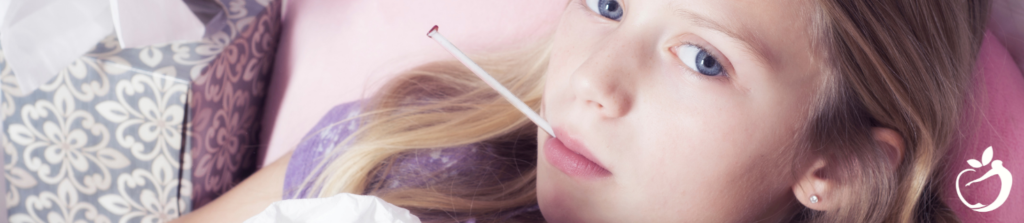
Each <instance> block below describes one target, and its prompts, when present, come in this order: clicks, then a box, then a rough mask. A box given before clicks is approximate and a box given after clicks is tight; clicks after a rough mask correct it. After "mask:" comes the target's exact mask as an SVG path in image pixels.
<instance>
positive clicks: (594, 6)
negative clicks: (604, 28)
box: [587, 0, 622, 21]
mask: <svg viewBox="0 0 1024 223" xmlns="http://www.w3.org/2000/svg"><path fill="white" fill-rule="evenodd" d="M587 7H589V8H590V10H592V11H594V12H596V13H597V14H600V15H601V16H604V17H605V18H608V19H611V20H615V21H618V20H619V19H620V18H622V5H621V4H619V1H618V0H587Z"/></svg>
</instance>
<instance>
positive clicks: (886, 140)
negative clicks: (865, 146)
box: [871, 127, 906, 168]
mask: <svg viewBox="0 0 1024 223" xmlns="http://www.w3.org/2000/svg"><path fill="white" fill-rule="evenodd" d="M871 137H872V138H874V139H875V143H878V146H879V147H881V148H882V149H884V150H886V154H887V155H889V163H890V164H892V167H893V168H898V167H899V165H900V161H902V160H903V154H904V150H905V149H906V145H905V144H903V136H901V135H900V133H899V132H896V130H892V129H890V128H881V127H874V128H871Z"/></svg>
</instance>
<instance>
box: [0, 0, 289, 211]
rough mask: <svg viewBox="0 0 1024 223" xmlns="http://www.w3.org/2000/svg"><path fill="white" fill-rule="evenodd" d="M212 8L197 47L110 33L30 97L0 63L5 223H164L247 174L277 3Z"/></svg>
mask: <svg viewBox="0 0 1024 223" xmlns="http://www.w3.org/2000/svg"><path fill="white" fill-rule="evenodd" d="M217 3H218V4H219V5H220V6H221V7H222V8H223V13H222V14H221V16H223V17H224V22H223V23H222V24H223V26H219V27H222V28H220V29H218V30H217V31H215V32H210V31H208V35H207V37H204V38H203V40H201V41H197V42H184V43H171V44H163V45H154V46H148V47H142V48H130V49H121V48H119V47H118V43H117V39H116V37H115V36H114V35H110V36H108V37H107V38H105V39H103V40H102V41H100V42H99V43H98V44H97V45H96V47H95V48H94V49H93V50H92V51H90V52H89V53H87V54H86V55H84V56H82V57H81V58H79V59H78V60H76V61H74V62H73V63H72V64H71V65H69V66H68V67H67V68H65V69H63V70H61V71H60V72H59V73H58V75H57V76H56V77H55V78H53V79H52V80H51V81H49V82H47V83H46V84H44V85H43V86H41V87H40V88H39V89H38V90H35V91H33V92H30V93H22V92H21V90H20V89H19V88H18V84H17V81H16V80H15V78H14V75H13V73H12V71H11V69H10V67H9V66H7V62H6V59H5V58H3V56H2V54H0V84H2V85H0V90H2V94H0V97H3V98H2V99H0V120H2V125H0V127H2V133H3V134H0V148H2V150H3V153H4V161H5V163H4V177H5V179H6V181H7V185H6V186H5V187H6V188H5V189H6V190H7V196H6V197H5V198H3V199H5V201H6V204H7V207H6V208H7V211H8V216H9V218H8V219H7V220H8V221H9V222H164V221H167V220H170V219H173V218H175V217H177V216H179V215H181V214H184V213H187V212H189V211H191V210H192V207H198V206H200V205H202V204H203V203H201V201H209V200H212V199H213V198H212V197H215V196H217V195H219V193H223V191H225V190H226V189H225V188H230V187H232V186H233V185H234V184H235V183H237V182H238V181H240V180H241V178H244V177H245V176H247V175H248V174H250V173H251V172H252V170H254V168H255V161H254V160H250V161H242V160H240V158H241V159H253V157H255V156H254V155H246V154H255V153H256V151H257V148H256V147H255V145H256V144H255V142H258V140H256V138H255V136H257V134H258V133H259V132H258V131H259V130H258V129H259V126H258V125H256V124H254V123H257V122H256V121H254V120H258V118H253V117H258V116H260V111H259V110H260V108H261V107H262V101H263V98H264V96H265V88H266V82H267V79H268V78H269V67H270V65H271V64H272V59H273V57H274V56H273V55H274V49H275V48H276V42H277V36H278V34H277V33H278V27H279V26H280V25H279V21H280V20H279V17H280V4H281V3H280V1H272V0H217ZM0 50H2V49H0ZM190 129H191V130H190ZM193 130H194V131H193ZM208 136H210V137H208ZM193 160H195V161H197V162H193ZM246 162H249V163H246ZM206 196H212V197H206Z"/></svg>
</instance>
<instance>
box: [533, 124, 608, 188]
mask: <svg viewBox="0 0 1024 223" xmlns="http://www.w3.org/2000/svg"><path fill="white" fill-rule="evenodd" d="M555 135H557V136H558V138H551V139H548V141H547V142H545V143H544V155H545V156H546V158H547V161H548V163H550V164H551V165H552V166H554V167H555V168H558V170H561V171H562V172H563V173H565V174H566V175H569V176H572V177H578V178H584V179H592V178H601V177H606V176H610V175H612V173H611V172H609V171H608V169H605V168H604V167H603V166H602V165H601V164H598V163H597V162H595V161H594V159H592V157H593V155H590V151H589V150H587V148H586V147H585V146H583V144H581V143H579V141H576V140H575V139H573V138H572V137H571V136H570V135H569V134H567V133H565V131H561V129H555ZM588 157H590V158H588Z"/></svg>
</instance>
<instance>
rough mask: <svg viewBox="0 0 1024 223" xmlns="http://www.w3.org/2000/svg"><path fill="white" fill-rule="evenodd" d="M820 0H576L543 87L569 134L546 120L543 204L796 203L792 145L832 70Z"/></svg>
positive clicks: (684, 209)
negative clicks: (822, 35)
mask: <svg viewBox="0 0 1024 223" xmlns="http://www.w3.org/2000/svg"><path fill="white" fill-rule="evenodd" d="M812 4H813V3H812V2H808V1H799V0H777V1H761V0H749V1H744V0H733V1H728V0H722V1H696V0H572V2H571V3H569V6H568V7H567V9H566V10H565V12H564V13H563V15H562V18H561V21H560V24H559V25H558V29H557V30H556V33H555V35H554V40H553V41H554V42H553V50H552V54H551V61H550V65H549V68H548V71H547V76H546V78H547V79H546V89H545V95H544V101H543V111H542V113H543V115H544V116H545V118H546V119H547V120H548V121H550V122H551V124H552V125H553V126H554V127H555V129H556V135H557V136H558V138H557V139H556V138H551V137H550V136H548V135H546V134H545V133H544V131H538V132H539V135H538V138H539V139H538V140H539V143H540V148H539V150H540V151H539V154H540V158H539V159H540V161H539V162H538V171H539V172H538V179H537V189H538V199H539V202H540V207H541V210H542V212H543V213H544V216H545V218H546V219H547V220H549V221H552V222H751V221H757V220H766V219H768V220H770V219H773V218H780V217H785V216H786V215H787V214H789V213H792V211H793V210H791V209H790V208H792V207H796V206H797V204H796V200H795V199H796V198H795V197H794V195H793V186H794V184H795V183H796V180H797V176H796V175H797V174H795V172H794V168H795V167H796V166H794V165H795V164H794V163H795V162H796V161H795V160H792V158H791V157H792V155H793V154H794V152H796V151H794V149H793V147H792V145H793V144H794V143H795V138H796V136H797V135H798V133H799V132H798V131H799V129H800V128H801V127H802V126H803V125H804V124H806V122H807V116H808V111H809V110H810V107H811V102H812V100H813V97H814V95H815V94H816V93H817V92H818V91H817V90H816V89H817V88H818V87H819V85H820V83H822V82H823V75H822V74H821V72H820V68H819V66H817V65H816V64H817V63H819V62H817V61H815V60H814V58H815V56H814V55H815V53H814V52H815V51H814V50H812V46H811V42H812V39H811V35H810V33H811V29H810V27H811V24H812V21H811V20H812V18H813V17H812V15H813V10H811V9H812ZM803 199H806V198H803ZM823 199H827V198H823Z"/></svg>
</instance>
